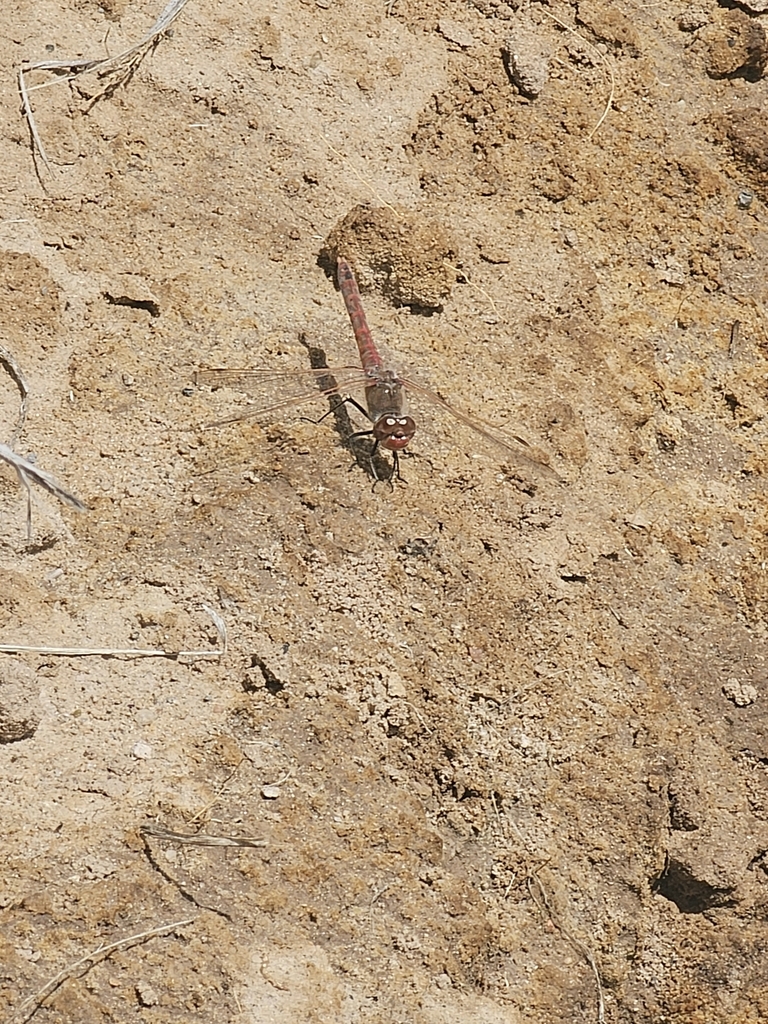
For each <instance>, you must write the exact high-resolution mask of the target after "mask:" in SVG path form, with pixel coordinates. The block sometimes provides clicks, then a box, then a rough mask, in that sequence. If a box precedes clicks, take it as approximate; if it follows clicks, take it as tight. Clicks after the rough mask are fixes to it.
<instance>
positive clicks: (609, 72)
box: [541, 10, 616, 142]
mask: <svg viewBox="0 0 768 1024" xmlns="http://www.w3.org/2000/svg"><path fill="white" fill-rule="evenodd" d="M541 13H542V14H545V15H546V16H547V17H548V18H551V19H552V21H554V22H555V24H556V25H559V26H560V28H562V29H564V30H565V31H566V32H570V33H571V34H572V35H574V36H576V38H577V39H578V40H579V41H580V42H582V43H583V44H584V46H586V48H587V49H588V50H591V51H592V53H593V54H594V55H595V57H597V59H598V61H599V62H600V63H601V64H602V66H603V68H604V69H605V72H606V74H607V77H608V82H609V84H610V87H611V88H610V91H609V93H608V101H607V103H606V104H605V110H604V111H603V112H602V114H601V115H600V119H599V120H598V122H597V124H596V125H595V127H594V128H593V129H592V131H591V132H590V133H589V135H588V136H587V142H591V141H592V139H593V138H594V136H595V134H596V132H597V131H598V129H599V128H600V126H601V125H602V123H603V121H605V119H606V117H608V114H609V113H610V110H611V107H612V106H613V98H614V96H615V95H616V78H615V76H614V74H613V65H612V64H611V62H610V60H609V59H608V58H607V57H606V56H605V55H604V54H602V53H600V51H599V50H598V49H597V47H596V46H593V45H592V43H590V42H589V40H588V39H585V38H584V36H583V35H582V34H581V33H580V32H577V31H576V29H575V28H571V26H570V25H566V23H565V22H564V21H560V19H559V18H556V17H555V15H554V14H550V13H549V11H545V10H542V11H541Z"/></svg>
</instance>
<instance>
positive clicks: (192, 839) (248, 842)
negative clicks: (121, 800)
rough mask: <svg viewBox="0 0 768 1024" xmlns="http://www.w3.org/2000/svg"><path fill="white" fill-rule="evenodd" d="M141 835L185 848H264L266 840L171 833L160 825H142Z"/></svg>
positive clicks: (199, 833) (248, 837)
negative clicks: (184, 846)
mask: <svg viewBox="0 0 768 1024" xmlns="http://www.w3.org/2000/svg"><path fill="white" fill-rule="evenodd" d="M139 831H140V832H141V834H142V835H144V836H152V838H153V839H164V840H166V842H169V843H183V844H185V845H186V846H254V847H259V846H266V845H267V840H266V839H257V838H256V837H255V836H211V835H207V834H206V833H203V832H192V833H189V832H172V831H171V830H170V829H169V828H163V827H162V826H161V825H142V826H141V828H140V829H139Z"/></svg>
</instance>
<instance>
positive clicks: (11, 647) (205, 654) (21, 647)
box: [0, 446, 226, 661]
mask: <svg viewBox="0 0 768 1024" xmlns="http://www.w3.org/2000/svg"><path fill="white" fill-rule="evenodd" d="M0 447H2V446H0ZM202 608H203V610H204V611H207V612H208V614H209V615H210V616H211V618H213V620H214V623H216V628H217V629H219V623H221V626H222V630H223V634H222V630H219V635H220V636H222V635H223V637H224V639H225V640H226V627H225V626H224V622H223V620H222V619H221V617H220V616H219V615H218V614H217V613H216V612H214V611H213V609H212V608H211V607H210V606H209V605H207V604H204V605H202ZM217 620H218V622H217ZM0 654H52V655H59V656H61V657H64V658H88V657H101V658H172V659H173V660H175V661H180V660H181V659H182V658H183V659H184V660H185V661H201V660H203V659H205V658H221V657H222V656H223V655H224V654H226V646H225V644H223V645H222V647H219V648H217V649H214V650H201V651H166V650H163V649H162V648H161V647H150V648H147V649H142V648H140V647H39V646H37V645H32V644H0Z"/></svg>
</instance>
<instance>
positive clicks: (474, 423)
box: [400, 378, 562, 480]
mask: <svg viewBox="0 0 768 1024" xmlns="http://www.w3.org/2000/svg"><path fill="white" fill-rule="evenodd" d="M400 383H401V384H403V386H404V387H405V388H407V389H408V390H409V391H414V392H416V394H418V395H422V396H423V397H424V398H426V399H427V400H428V401H430V402H433V403H434V404H435V405H437V406H439V407H440V408H441V409H444V410H445V412H447V413H449V414H450V415H451V416H453V417H454V418H455V419H457V420H458V421H459V422H460V423H464V424H466V426H468V427H471V429H472V430H474V431H475V433H476V434H480V435H481V436H482V437H484V438H486V440H488V441H491V442H492V443H493V444H495V445H497V446H498V447H499V448H503V449H504V451H506V452H508V453H509V454H510V455H512V457H513V458H514V459H516V460H517V461H518V462H522V463H524V464H525V465H527V466H532V467H533V468H534V469H535V470H536V471H538V472H541V471H542V470H543V471H544V472H545V473H546V474H547V475H548V476H552V477H553V478H554V479H557V480H562V477H561V476H560V474H559V473H557V472H556V471H555V470H554V469H553V468H552V467H551V466H550V465H549V464H548V463H547V462H545V461H544V459H543V458H539V457H538V455H537V453H536V451H535V449H533V448H531V446H530V445H529V444H528V442H527V441H526V440H524V438H522V437H518V436H517V435H516V434H510V435H507V434H500V433H498V431H497V428H496V427H494V426H493V425H492V424H490V423H486V422H485V420H481V419H479V418H478V417H477V416H467V415H466V413H463V412H460V411H459V410H458V409H456V408H455V407H454V406H452V405H451V404H450V403H449V402H446V400H445V399H444V398H441V397H440V395H438V394H437V393H436V392H434V391H432V389H431V388H427V387H424V385H423V384H417V383H416V382H415V381H412V380H408V379H407V378H400Z"/></svg>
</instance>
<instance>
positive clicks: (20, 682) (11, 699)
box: [0, 659, 40, 743]
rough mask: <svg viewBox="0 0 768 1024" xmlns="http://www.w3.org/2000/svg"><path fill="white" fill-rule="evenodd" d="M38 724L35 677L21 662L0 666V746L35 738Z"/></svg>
mask: <svg viewBox="0 0 768 1024" xmlns="http://www.w3.org/2000/svg"><path fill="white" fill-rule="evenodd" d="M39 724H40V691H39V689H38V686H37V681H36V679H35V673H34V672H33V671H32V669H31V668H30V667H29V666H28V665H25V664H24V662H23V661H16V660H15V659H6V660H4V661H3V662H2V663H0V743H15V742H16V741H17V740H25V739H28V738H29V737H30V736H33V735H34V734H35V731H36V729H37V727H38V725H39Z"/></svg>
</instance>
